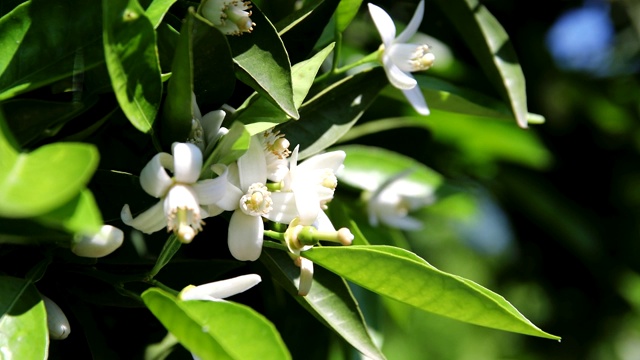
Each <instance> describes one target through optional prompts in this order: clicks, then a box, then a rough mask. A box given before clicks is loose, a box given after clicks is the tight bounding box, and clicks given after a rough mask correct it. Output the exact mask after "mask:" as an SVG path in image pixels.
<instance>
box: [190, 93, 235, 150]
mask: <svg viewBox="0 0 640 360" xmlns="http://www.w3.org/2000/svg"><path fill="white" fill-rule="evenodd" d="M191 112H192V113H193V118H192V119H191V133H190V134H189V138H188V139H187V141H186V142H188V143H192V144H195V145H196V146H197V147H198V148H199V149H200V151H201V152H202V153H203V154H204V157H205V158H206V157H207V156H209V155H210V154H211V152H212V151H213V147H214V145H215V144H216V142H217V141H218V139H219V138H220V137H221V136H222V135H225V134H226V133H227V132H228V131H229V130H227V129H226V128H224V127H220V125H222V121H223V120H224V118H225V116H226V115H227V114H226V113H225V112H224V110H214V111H211V112H209V113H207V114H206V115H204V116H202V113H201V112H200V108H199V107H198V103H197V102H196V94H194V93H191Z"/></svg>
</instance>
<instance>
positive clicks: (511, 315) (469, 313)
mask: <svg viewBox="0 0 640 360" xmlns="http://www.w3.org/2000/svg"><path fill="white" fill-rule="evenodd" d="M303 256H304V257H306V258H309V259H310V260H312V261H313V262H314V263H317V264H319V265H321V266H323V267H325V268H327V269H329V270H330V271H333V272H335V273H336V274H338V275H340V276H342V277H344V278H345V279H347V280H349V281H352V282H354V283H355V284H358V285H360V286H362V287H364V288H366V289H369V290H371V291H373V292H376V293H378V294H381V295H385V296H388V297H390V298H392V299H395V300H398V301H401V302H404V303H406V304H409V305H412V306H415V307H417V308H419V309H422V310H424V311H428V312H432V313H435V314H439V315H443V316H447V317H450V318H453V319H456V320H460V321H464V322H468V323H472V324H476V325H481V326H486V327H490V328H495V329H500V330H505V331H511V332H516V333H521V334H526V335H533V336H539V337H544V338H549V339H556V340H557V339H559V337H557V336H554V335H551V334H548V333H546V332H544V331H542V330H540V329H539V328H538V327H536V326H535V325H533V324H532V323H531V322H530V321H529V320H527V319H526V318H525V317H524V316H523V315H522V314H520V313H519V312H518V310H516V309H515V308H514V307H513V305H511V304H510V303H509V302H507V301H506V300H505V299H504V298H503V297H501V296H500V295H498V294H496V293H494V292H492V291H490V290H488V289H486V288H484V287H482V286H480V285H478V284H476V283H474V282H472V281H470V280H468V279H464V278H462V277H459V276H456V275H452V274H448V273H445V272H443V271H440V270H438V269H436V268H434V267H433V266H431V265H430V264H429V263H427V262H426V261H425V260H423V259H422V258H420V257H418V256H417V255H415V254H413V253H411V252H409V251H406V250H404V249H400V248H396V247H392V246H373V245H372V246H357V245H354V246H349V247H316V248H313V249H311V250H308V251H306V252H304V253H303Z"/></svg>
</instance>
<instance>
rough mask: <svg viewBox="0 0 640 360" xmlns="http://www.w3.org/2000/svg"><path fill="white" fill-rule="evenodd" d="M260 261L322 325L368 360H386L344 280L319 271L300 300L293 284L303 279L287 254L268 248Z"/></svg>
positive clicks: (316, 270) (321, 270) (318, 269)
mask: <svg viewBox="0 0 640 360" xmlns="http://www.w3.org/2000/svg"><path fill="white" fill-rule="evenodd" d="M260 260H261V261H262V262H263V263H264V264H265V265H266V266H267V267H268V268H269V270H270V272H271V274H272V276H273V277H274V278H275V280H276V281H277V282H278V283H279V284H280V285H281V286H282V287H284V288H285V289H286V290H287V292H289V294H291V295H292V296H293V297H294V298H295V299H296V301H298V303H300V305H302V306H303V307H304V308H305V309H306V310H307V311H309V312H310V313H311V314H313V316H315V317H316V318H317V319H318V320H319V321H321V322H322V323H323V324H325V325H326V326H327V327H329V328H330V329H333V330H334V331H335V332H336V333H337V334H338V335H340V336H341V337H342V338H343V339H344V340H345V341H347V342H348V343H349V344H351V345H352V346H353V347H354V348H355V349H357V350H358V351H360V352H361V353H362V354H364V355H366V356H367V357H368V358H371V359H384V355H383V354H382V353H381V352H380V350H379V349H378V348H377V347H376V345H375V344H374V343H373V340H372V339H371V336H370V335H369V332H368V331H367V326H366V324H365V323H364V318H363V316H362V313H361V312H360V308H359V307H358V303H357V302H356V300H355V299H354V297H353V295H352V294H351V290H349V287H348V286H347V284H346V283H345V281H344V279H342V278H341V277H339V276H337V275H335V274H333V273H331V272H329V271H326V270H325V269H322V268H316V269H315V270H314V274H313V284H312V285H311V290H310V291H309V294H307V295H306V296H299V295H298V294H297V289H296V287H295V286H294V283H293V282H294V280H295V279H297V278H298V277H299V276H300V268H299V267H297V266H295V264H294V263H293V261H292V260H291V258H290V257H289V256H288V255H287V254H286V253H284V252H282V251H279V250H274V249H268V248H265V249H263V251H262V254H261V256H260Z"/></svg>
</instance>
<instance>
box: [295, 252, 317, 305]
mask: <svg viewBox="0 0 640 360" xmlns="http://www.w3.org/2000/svg"><path fill="white" fill-rule="evenodd" d="M311 284H313V261H311V260H309V259H306V258H303V257H300V280H299V281H298V295H300V296H306V295H307V294H309V291H310V290H311Z"/></svg>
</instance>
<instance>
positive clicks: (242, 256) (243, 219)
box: [227, 210, 264, 261]
mask: <svg viewBox="0 0 640 360" xmlns="http://www.w3.org/2000/svg"><path fill="white" fill-rule="evenodd" d="M263 236H264V224H263V223H262V217H260V216H250V215H247V214H245V213H243V212H242V211H240V210H236V211H234V212H233V215H231V220H230V221H229V236H228V237H227V242H228V245H229V251H230V252H231V255H233V257H234V258H236V259H238V260H241V261H245V260H249V261H255V260H258V258H259V257H260V253H261V252H262V237H263Z"/></svg>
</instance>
